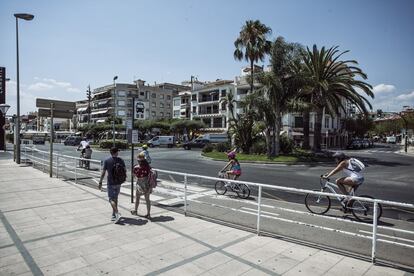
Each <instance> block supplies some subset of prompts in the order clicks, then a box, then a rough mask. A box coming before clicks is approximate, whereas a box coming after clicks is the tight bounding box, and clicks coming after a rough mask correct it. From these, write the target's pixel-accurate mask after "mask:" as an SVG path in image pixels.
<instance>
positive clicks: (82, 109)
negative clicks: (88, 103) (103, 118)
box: [76, 107, 88, 112]
mask: <svg viewBox="0 0 414 276" xmlns="http://www.w3.org/2000/svg"><path fill="white" fill-rule="evenodd" d="M87 109H88V107H80V108H78V109H76V112H84V111H86V110H87Z"/></svg>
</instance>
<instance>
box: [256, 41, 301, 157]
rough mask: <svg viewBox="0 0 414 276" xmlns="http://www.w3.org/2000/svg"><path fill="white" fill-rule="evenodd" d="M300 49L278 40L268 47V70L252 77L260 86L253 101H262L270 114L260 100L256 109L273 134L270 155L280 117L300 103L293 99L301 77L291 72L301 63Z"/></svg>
mask: <svg viewBox="0 0 414 276" xmlns="http://www.w3.org/2000/svg"><path fill="white" fill-rule="evenodd" d="M302 49H303V48H302V46H300V45H299V44H295V43H288V42H286V41H285V40H284V38H283V37H278V38H277V39H276V40H275V42H274V43H273V44H272V49H271V53H270V64H271V69H272V70H271V71H270V72H264V73H261V74H259V75H258V76H257V78H256V79H257V80H258V82H259V83H261V84H262V85H263V87H262V88H260V89H258V91H257V92H258V94H259V95H258V97H257V98H256V101H259V100H261V99H262V98H263V99H264V100H265V103H266V102H267V105H268V106H269V107H270V110H271V111H272V112H271V115H269V114H268V112H267V110H268V109H267V108H266V106H265V104H264V103H263V100H261V101H260V103H261V105H260V106H257V108H260V109H262V111H261V112H262V113H263V118H265V120H266V123H267V124H269V125H270V129H271V130H272V132H273V135H272V137H271V138H272V140H271V142H272V144H271V149H272V151H271V152H270V153H268V154H269V155H270V156H278V155H279V151H280V131H281V130H282V116H283V114H285V113H287V112H289V111H291V110H292V109H297V108H298V106H299V105H301V103H302V102H301V101H300V100H298V99H297V98H298V94H299V92H300V88H301V87H302V86H303V79H304V78H303V76H302V75H300V74H296V72H295V68H296V67H295V65H296V64H298V63H299V62H300V60H301V53H302ZM268 148H269V147H268Z"/></svg>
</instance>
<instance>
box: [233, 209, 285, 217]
mask: <svg viewBox="0 0 414 276" xmlns="http://www.w3.org/2000/svg"><path fill="white" fill-rule="evenodd" d="M241 209H244V210H248V211H253V212H256V214H257V210H256V209H252V208H247V207H241ZM260 213H264V214H269V215H272V216H280V215H279V214H277V213H272V212H267V211H263V210H260Z"/></svg>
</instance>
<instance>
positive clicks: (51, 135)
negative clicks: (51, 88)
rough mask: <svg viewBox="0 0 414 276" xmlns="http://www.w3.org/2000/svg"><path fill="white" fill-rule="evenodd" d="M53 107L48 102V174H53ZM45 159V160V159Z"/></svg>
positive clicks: (52, 104)
mask: <svg viewBox="0 0 414 276" xmlns="http://www.w3.org/2000/svg"><path fill="white" fill-rule="evenodd" d="M53 109H54V103H50V154H49V155H50V156H49V176H50V177H52V176H53ZM45 161H46V160H45Z"/></svg>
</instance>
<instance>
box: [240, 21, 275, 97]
mask: <svg viewBox="0 0 414 276" xmlns="http://www.w3.org/2000/svg"><path fill="white" fill-rule="evenodd" d="M271 32H272V29H271V28H269V27H267V26H266V25H264V24H262V23H261V22H260V21H259V20H254V21H253V20H248V21H246V24H245V25H244V26H243V27H242V29H241V31H240V34H239V37H238V38H237V39H236V41H235V42H234V46H235V47H236V50H235V51H234V58H235V59H236V60H243V59H245V60H246V61H249V62H250V75H251V78H250V92H253V88H254V87H253V82H254V63H255V62H258V61H259V60H261V61H263V59H264V57H265V55H266V54H268V53H269V52H270V49H271V44H272V43H271V42H270V41H268V40H267V36H268V35H270V34H271Z"/></svg>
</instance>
